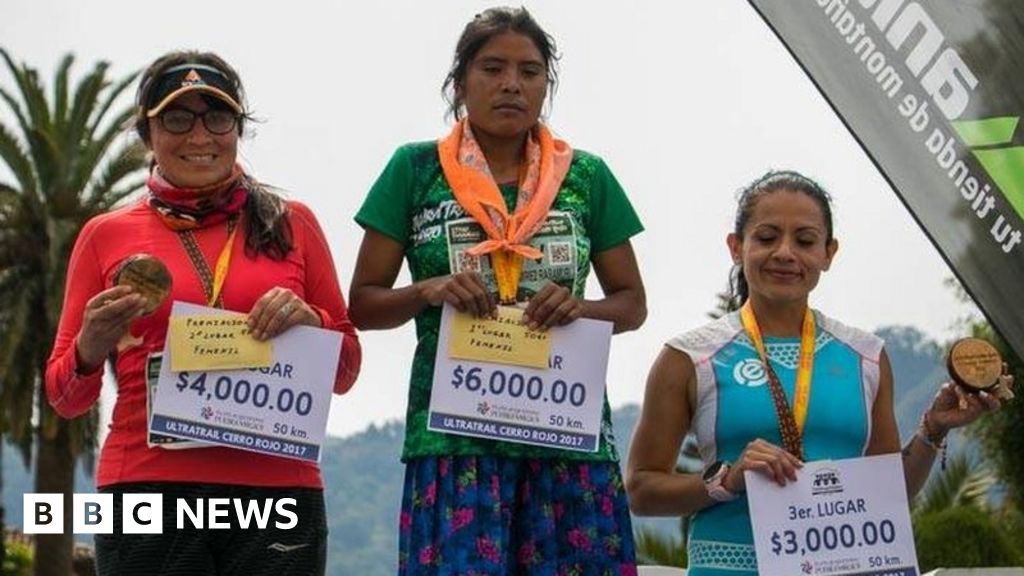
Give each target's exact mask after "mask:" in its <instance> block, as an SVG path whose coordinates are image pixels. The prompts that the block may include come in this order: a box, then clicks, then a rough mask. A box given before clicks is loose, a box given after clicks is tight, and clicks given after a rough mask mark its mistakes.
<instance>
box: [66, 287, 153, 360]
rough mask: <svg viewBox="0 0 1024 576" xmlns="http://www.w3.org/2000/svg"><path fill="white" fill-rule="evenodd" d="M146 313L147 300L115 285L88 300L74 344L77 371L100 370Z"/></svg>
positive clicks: (129, 289) (130, 290) (128, 289)
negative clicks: (76, 356) (140, 317)
mask: <svg viewBox="0 0 1024 576" xmlns="http://www.w3.org/2000/svg"><path fill="white" fill-rule="evenodd" d="M145 310H146V298H145V297H144V296H142V295H141V294H139V293H137V292H135V291H134V290H132V288H131V287H130V286H114V287H113V288H108V289H106V290H104V291H102V292H100V293H99V294H97V295H95V296H93V297H92V298H90V299H89V301H88V302H86V303H85V311H84V312H83V314H82V328H81V329H80V330H79V332H78V338H77V339H76V344H75V346H76V352H77V354H78V362H79V372H81V373H84V374H88V373H90V372H93V371H94V370H96V369H97V368H99V367H100V365H101V364H103V360H104V359H106V357H107V356H108V355H109V354H110V352H111V350H113V349H114V347H115V346H117V343H118V342H120V341H121V339H122V338H124V336H125V334H127V333H128V329H129V327H130V326H131V323H132V321H133V320H135V319H136V318H138V317H139V316H142V314H143V312H144V311H145Z"/></svg>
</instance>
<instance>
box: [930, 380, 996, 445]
mask: <svg viewBox="0 0 1024 576" xmlns="http://www.w3.org/2000/svg"><path fill="white" fill-rule="evenodd" d="M1001 378H1005V379H1009V385H1010V386H1012V381H1013V377H1012V376H1008V375H1004V376H1002V377H1001ZM1001 405H1002V402H1000V401H999V399H998V398H996V397H995V396H994V395H993V394H989V393H988V392H979V393H977V394H971V393H969V392H965V391H964V390H963V389H962V388H960V387H959V386H957V385H955V384H953V383H951V382H946V383H945V384H943V385H942V388H940V389H939V391H938V393H937V394H935V399H934V400H932V405H931V407H930V408H928V412H927V413H926V414H925V424H924V425H925V428H926V432H927V434H928V435H929V440H932V441H934V440H938V441H941V440H942V438H944V437H945V436H946V433H947V432H949V431H950V430H952V429H953V428H959V427H961V426H966V425H968V424H970V423H971V422H974V421H975V420H977V419H978V418H979V417H980V416H981V415H982V414H984V413H985V412H990V411H992V410H995V409H997V408H999V406H1001Z"/></svg>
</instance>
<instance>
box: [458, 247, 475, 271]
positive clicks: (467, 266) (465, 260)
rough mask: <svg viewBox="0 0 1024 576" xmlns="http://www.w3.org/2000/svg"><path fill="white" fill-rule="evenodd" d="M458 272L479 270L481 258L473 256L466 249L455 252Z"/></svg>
mask: <svg viewBox="0 0 1024 576" xmlns="http://www.w3.org/2000/svg"><path fill="white" fill-rule="evenodd" d="M455 263H456V270H455V271H456V272H479V271H480V258H479V257H478V256H473V255H472V254H470V253H469V252H468V251H466V250H459V251H458V252H456V253H455Z"/></svg>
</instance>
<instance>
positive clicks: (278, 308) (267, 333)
mask: <svg viewBox="0 0 1024 576" xmlns="http://www.w3.org/2000/svg"><path fill="white" fill-rule="evenodd" d="M248 324H249V331H250V332H251V333H252V337H253V338H255V339H257V340H269V339H271V338H273V337H275V336H277V335H278V334H281V333H282V332H284V331H285V330H287V329H289V328H291V327H292V326H297V325H299V324H303V325H306V326H312V327H314V328H320V327H321V322H320V315H319V314H317V313H316V311H315V310H313V309H312V308H310V307H309V305H308V304H306V303H305V302H304V301H303V300H302V298H299V297H298V296H297V295H296V294H295V293H294V292H292V291H291V290H289V289H287V288H281V287H274V288H271V289H270V290H267V292H266V294H264V295H263V296H260V299H259V300H257V301H256V304H253V307H252V310H250V311H249V319H248Z"/></svg>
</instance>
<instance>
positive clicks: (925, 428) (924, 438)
mask: <svg viewBox="0 0 1024 576" xmlns="http://www.w3.org/2000/svg"><path fill="white" fill-rule="evenodd" d="M917 436H918V437H919V438H920V439H921V442H924V445H925V446H927V447H929V448H931V449H932V450H934V451H936V452H939V451H941V452H942V469H943V470H945V469H946V445H947V444H946V433H945V432H943V433H941V434H935V433H934V432H932V427H931V422H930V420H929V418H928V411H925V413H924V416H922V417H921V426H920V427H919V428H918V429H917Z"/></svg>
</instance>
